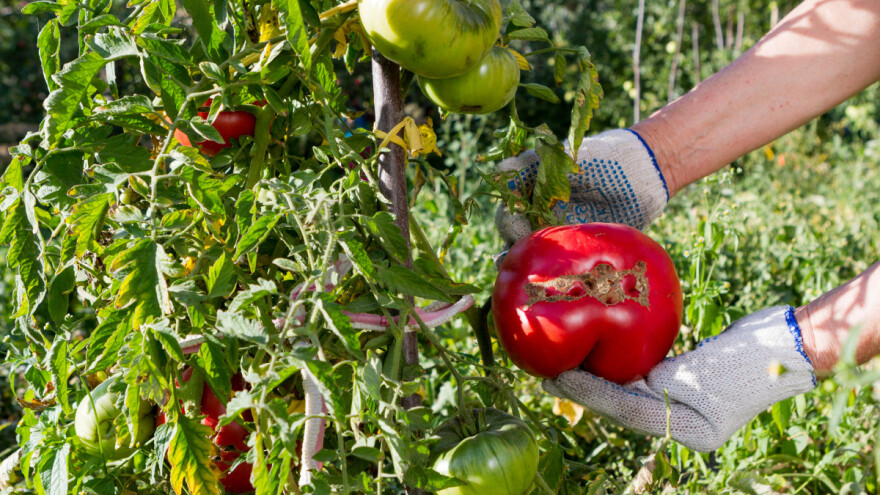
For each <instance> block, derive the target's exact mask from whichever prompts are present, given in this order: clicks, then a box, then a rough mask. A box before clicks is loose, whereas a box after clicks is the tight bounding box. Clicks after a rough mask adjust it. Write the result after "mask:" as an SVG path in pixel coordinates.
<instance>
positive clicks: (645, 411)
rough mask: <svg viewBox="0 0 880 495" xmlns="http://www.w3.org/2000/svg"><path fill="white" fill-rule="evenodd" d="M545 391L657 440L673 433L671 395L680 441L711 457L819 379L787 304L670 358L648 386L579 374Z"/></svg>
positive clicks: (555, 382) (552, 382) (569, 374)
mask: <svg viewBox="0 0 880 495" xmlns="http://www.w3.org/2000/svg"><path fill="white" fill-rule="evenodd" d="M779 365H781V368H780V366H779ZM774 369H775V370H776V371H777V372H776V373H774ZM779 370H781V373H780V372H779ZM543 385H544V390H545V391H547V392H548V393H550V394H553V395H555V396H557V397H561V398H565V399H569V400H572V401H574V402H577V403H579V404H582V405H584V406H585V407H587V408H588V409H591V410H592V411H595V412H596V413H599V414H602V415H604V416H607V417H609V418H611V419H612V420H614V421H616V422H618V423H620V424H621V425H622V426H624V427H626V428H630V429H633V430H636V431H639V432H643V433H647V434H649V435H656V436H663V435H665V434H666V399H665V396H664V393H663V391H664V389H665V390H666V391H667V392H668V393H669V407H670V409H671V413H672V419H671V422H670V424H671V433H672V438H673V439H674V440H676V441H677V442H679V443H681V444H683V445H685V446H687V447H689V448H691V449H694V450H698V451H701V452H708V451H711V450H715V449H717V448H718V447H720V446H721V445H722V444H724V442H726V441H727V439H728V438H730V436H731V435H733V434H734V433H735V432H736V431H737V430H738V429H740V428H741V427H742V426H743V425H745V424H746V423H748V422H749V421H750V420H751V419H752V418H754V417H755V416H756V415H758V413H760V412H761V411H764V410H765V409H767V408H768V407H769V406H771V405H772V404H774V403H776V402H778V401H781V400H783V399H786V398H788V397H792V396H794V395H798V394H801V393H804V392H807V391H809V390H812V389H813V388H814V387H815V386H816V377H815V375H814V374H813V365H812V364H811V363H810V360H809V358H807V355H806V354H805V353H804V350H803V341H802V339H801V331H800V327H799V326H798V324H797V320H795V318H794V312H793V309H792V308H791V307H789V306H779V307H774V308H770V309H765V310H763V311H759V312H757V313H754V314H752V315H749V316H746V317H744V318H742V319H740V320H738V321H736V322H735V323H734V324H733V325H731V326H730V327H728V328H727V330H725V331H724V332H723V333H721V334H719V335H717V336H715V337H711V338H709V339H706V340H704V341H703V342H701V343H700V345H699V347H698V348H697V349H696V350H694V351H691V352H686V353H684V354H681V355H680V356H678V357H674V358H667V359H666V360H665V361H663V362H661V363H660V364H658V365H657V366H656V367H655V368H654V369H653V370H651V372H650V373H649V374H648V376H647V377H646V378H644V379H642V380H637V381H635V382H632V383H629V384H627V385H624V386H621V385H617V384H614V383H611V382H608V381H606V380H603V379H601V378H598V377H596V376H593V375H591V374H589V373H586V372H584V371H579V370H573V371H567V372H565V373H563V374H561V375H559V376H558V377H557V378H555V379H548V380H544V383H543Z"/></svg>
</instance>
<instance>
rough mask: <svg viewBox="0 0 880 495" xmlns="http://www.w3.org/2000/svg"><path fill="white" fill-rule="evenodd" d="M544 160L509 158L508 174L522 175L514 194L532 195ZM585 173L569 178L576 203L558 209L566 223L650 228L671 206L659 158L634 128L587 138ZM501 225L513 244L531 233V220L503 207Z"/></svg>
mask: <svg viewBox="0 0 880 495" xmlns="http://www.w3.org/2000/svg"><path fill="white" fill-rule="evenodd" d="M538 164H539V160H538V155H537V154H536V153H535V152H534V151H528V152H525V153H522V154H520V155H519V156H516V157H513V158H508V159H507V160H504V161H503V162H501V164H500V165H499V169H500V170H502V171H511V170H516V171H519V174H518V176H517V178H514V179H511V180H510V181H509V182H508V187H509V188H510V189H511V190H519V191H521V192H522V193H523V194H525V195H529V194H531V192H532V187H533V186H534V184H535V177H536V175H537V171H538ZM577 165H578V166H579V168H580V170H581V173H578V174H569V176H568V178H569V181H570V182H571V200H570V201H569V202H568V203H559V204H557V205H556V208H555V211H556V214H557V215H558V216H559V217H560V218H562V217H563V216H564V217H565V218H564V221H565V223H566V224H573V223H587V222H608V223H622V224H626V225H629V226H632V227H635V228H637V229H639V230H641V229H644V228H645V227H647V226H648V225H650V223H651V222H652V221H654V219H655V218H657V217H658V216H660V212H662V211H663V208H664V207H665V206H666V203H667V202H668V201H669V192H668V190H667V188H666V180H665V179H664V178H663V174H662V173H660V169H659V167H658V166H657V162H656V160H655V159H654V153H653V151H651V149H650V148H649V147H648V145H647V144H646V143H645V141H644V140H642V138H641V137H640V136H639V135H638V134H636V133H635V132H634V131H631V130H629V129H618V130H613V131H607V132H603V133H602V134H599V135H597V136H595V137H591V138H587V139H584V141H583V144H581V147H580V149H579V150H578V163H577ZM495 224H496V226H497V227H498V231H499V232H500V233H501V237H502V239H504V241H505V242H507V243H509V244H513V243H514V242H516V241H518V240H519V239H520V238H522V237H525V236H526V235H528V234H529V232H531V227H530V225H529V222H528V220H527V219H526V218H524V217H522V216H521V215H513V214H511V213H510V212H509V211H508V210H507V208H505V207H504V205H501V206H500V207H499V208H498V212H497V213H496V215H495Z"/></svg>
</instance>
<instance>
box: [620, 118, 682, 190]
mask: <svg viewBox="0 0 880 495" xmlns="http://www.w3.org/2000/svg"><path fill="white" fill-rule="evenodd" d="M662 126H663V124H662V122H660V123H658V122H654V121H653V120H651V119H649V120H643V121H641V122H637V123H636V124H635V125H633V126H632V127H630V130H631V131H632V132H634V133H635V134H636V135H638V136H639V137H640V138H641V140H642V143H643V144H644V145H645V146H646V147H647V148H648V149H649V150H651V153H652V154H653V157H654V161H655V164H656V166H657V170H658V171H659V172H660V174H661V175H662V176H663V179H664V181H665V182H666V190H667V193H668V194H669V199H672V197H673V196H675V195H676V193H678V191H680V190H681V188H682V187H684V186H686V185H687V183H684V184H682V183H681V182H680V180H679V177H678V176H677V175H676V172H677V171H676V169H675V168H673V167H672V164H674V163H679V160H678V159H677V158H676V156H675V147H674V146H672V144H671V143H670V142H669V140H668V139H667V136H668V135H669V133H668V132H665V131H663V130H662Z"/></svg>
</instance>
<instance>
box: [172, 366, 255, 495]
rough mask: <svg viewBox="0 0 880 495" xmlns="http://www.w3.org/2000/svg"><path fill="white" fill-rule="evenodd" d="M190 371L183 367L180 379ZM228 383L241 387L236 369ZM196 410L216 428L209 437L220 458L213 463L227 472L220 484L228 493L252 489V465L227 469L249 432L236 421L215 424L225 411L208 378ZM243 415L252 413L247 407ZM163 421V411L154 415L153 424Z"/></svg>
mask: <svg viewBox="0 0 880 495" xmlns="http://www.w3.org/2000/svg"><path fill="white" fill-rule="evenodd" d="M192 373H193V370H192V368H187V369H185V370H184V371H183V373H181V376H182V377H183V381H185V382H188V381H189V379H190V377H192ZM231 385H232V391H233V392H238V391H241V390H244V385H245V384H244V379H243V378H242V376H241V374H239V373H236V374H235V375H233V377H232V384H231ZM199 412H200V413H201V414H202V415H203V416H205V417H204V418H202V424H203V425H207V426H210V427H211V428H213V429H214V431H215V432H216V435H214V437H213V439H212V440H213V442H214V443H215V444H216V445H217V446H218V447H220V449H221V452H220V459H219V460H216V461H215V464H216V465H217V467H218V468H220V470H221V471H223V472H224V473H226V475H225V476H224V477H223V478H222V479H221V480H220V483H221V484H223V486H224V487H225V488H226V491H227V492H229V493H244V492H252V491H254V487H253V485H251V481H250V478H251V470H252V469H253V465H251V464H249V463H247V462H243V463H241V464H239V465H238V466H237V467H236V468H235V469H233V470H232V471H230V472H227V470H228V469H229V467H230V466H231V465H232V464H234V463H235V460H236V459H238V457H239V456H240V455H242V454H244V453H245V452H247V451H248V450H249V447H248V445H247V438H248V435H250V432H248V430H247V429H246V428H245V427H243V426H241V425H240V424H238V423H236V422H232V423H229V424H228V425H225V426H221V427H220V428H217V425H218V424H219V419H220V416H222V415H224V414H226V406H225V405H224V404H223V402H221V401H220V399H218V398H217V396H216V395H214V392H213V391H212V390H211V387H209V386H208V383H207V382H205V384H204V385H203V388H202V401H201V404H200V405H199ZM243 416H244V417H245V420H250V419H252V417H250V411H247V412H245V413H244V414H243ZM163 423H165V412H164V411H163V412H160V413H159V414H158V415H157V416H156V426H159V425H161V424H163Z"/></svg>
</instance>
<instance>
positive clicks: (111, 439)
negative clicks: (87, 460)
mask: <svg viewBox="0 0 880 495" xmlns="http://www.w3.org/2000/svg"><path fill="white" fill-rule="evenodd" d="M115 379H116V378H115V377H112V378H108V379H107V380H104V381H103V382H101V384H100V385H98V386H97V387H95V388H94V390H92V391H91V398H90V397H89V396H86V397H83V399H82V401H80V403H79V406H77V408H76V417H75V420H74V429H75V430H76V436H78V437H79V439H80V441H81V442H82V445H83V447H85V450H86V451H88V452H89V453H91V454H94V455H101V452H103V454H104V457H106V458H107V459H110V460H117V459H122V458H125V457H128V456H129V455H131V454H132V453H133V452H134V451H135V449H136V448H137V447H138V446H140V444H142V443H144V442H146V441H147V440H148V439H149V438H150V437H151V436H152V435H153V430H154V424H153V423H154V419H153V406H152V405H151V404H150V403H149V402H147V401H145V400H141V401H140V409H139V410H138V413H137V415H136V418H137V421H138V431H137V438H135V439H134V442H132V441H131V440H132V439H131V437H130V434H129V433H126V434H125V435H124V436H121V437H119V436H117V435H118V434H119V431H118V430H117V429H116V418H117V417H118V416H119V415H120V414H121V412H122V411H121V410H120V408H119V404H117V401H118V400H121V399H120V398H119V394H117V393H115V392H111V391H110V386H111V385H112V384H113V382H114V381H115Z"/></svg>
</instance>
